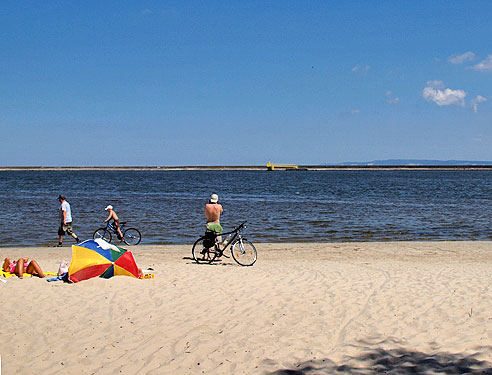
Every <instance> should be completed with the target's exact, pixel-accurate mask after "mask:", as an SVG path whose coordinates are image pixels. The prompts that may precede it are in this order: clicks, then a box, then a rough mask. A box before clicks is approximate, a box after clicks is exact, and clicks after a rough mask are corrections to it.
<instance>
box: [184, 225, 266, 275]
mask: <svg viewBox="0 0 492 375" xmlns="http://www.w3.org/2000/svg"><path fill="white" fill-rule="evenodd" d="M245 224H246V221H245V222H244V223H242V224H240V225H239V226H237V227H236V228H234V229H233V230H232V231H231V232H227V233H222V235H223V236H224V235H228V237H226V239H225V240H224V242H223V243H222V244H221V243H220V242H219V241H218V234H217V233H216V232H214V231H211V230H207V231H206V232H205V235H204V236H202V237H200V238H199V239H198V240H196V241H195V243H194V244H193V249H192V250H191V253H192V254H193V259H195V261H196V262H197V263H208V264H210V263H212V262H213V261H214V260H216V259H217V258H220V257H221V256H222V255H224V256H225V257H226V258H228V256H227V255H225V254H224V251H225V249H227V248H228V247H229V246H231V254H232V257H233V258H234V260H235V261H236V263H237V264H239V265H241V266H252V265H253V264H254V263H255V262H256V258H257V253H256V248H255V246H254V245H253V244H252V243H251V242H250V241H248V240H247V239H246V238H243V237H242V236H241V233H240V231H241V230H243V229H244V228H245ZM221 246H222V249H221Z"/></svg>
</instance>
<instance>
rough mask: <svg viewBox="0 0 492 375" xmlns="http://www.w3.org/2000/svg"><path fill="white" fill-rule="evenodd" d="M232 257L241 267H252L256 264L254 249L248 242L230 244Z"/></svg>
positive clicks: (241, 241) (239, 241) (238, 241)
mask: <svg viewBox="0 0 492 375" xmlns="http://www.w3.org/2000/svg"><path fill="white" fill-rule="evenodd" d="M231 253H232V257H233V258H234V260H235V261H236V263H237V264H240V265H241V266H252V265H253V264H254V263H255V262H256V256H257V255H256V248H255V246H254V245H253V244H252V243H251V242H249V241H248V240H237V241H236V242H234V243H233V244H232V248H231Z"/></svg>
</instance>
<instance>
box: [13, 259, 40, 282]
mask: <svg viewBox="0 0 492 375" xmlns="http://www.w3.org/2000/svg"><path fill="white" fill-rule="evenodd" d="M28 262H29V258H27V257H26V258H20V259H19V260H18V261H17V262H11V261H10V259H9V258H5V260H4V262H3V270H4V271H5V272H10V273H13V274H15V275H16V276H18V277H19V278H20V279H22V277H23V276H24V273H29V274H31V275H36V276H38V277H41V278H43V277H45V275H44V273H43V270H42V269H41V267H40V266H39V264H38V262H36V261H35V260H34V259H33V260H31V262H29V263H28Z"/></svg>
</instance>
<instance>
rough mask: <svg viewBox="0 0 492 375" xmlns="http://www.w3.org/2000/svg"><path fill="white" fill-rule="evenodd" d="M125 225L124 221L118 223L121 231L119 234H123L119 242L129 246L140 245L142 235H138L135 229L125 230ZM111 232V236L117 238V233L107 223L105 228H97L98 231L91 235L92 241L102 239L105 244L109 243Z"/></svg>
mask: <svg viewBox="0 0 492 375" xmlns="http://www.w3.org/2000/svg"><path fill="white" fill-rule="evenodd" d="M125 224H126V221H125V222H123V223H120V231H121V234H123V237H122V238H120V241H123V242H124V243H126V244H127V245H129V246H132V245H138V244H139V243H140V240H141V239H142V235H141V234H140V231H139V230H138V229H135V228H127V229H125ZM111 232H113V234H114V235H115V236H116V237H119V236H118V231H117V230H116V228H115V226H114V225H113V224H111V223H110V222H108V223H107V224H106V227H103V228H99V229H98V230H96V231H95V232H94V234H93V235H92V238H94V239H96V238H102V239H103V240H105V241H106V242H111V238H112V235H111Z"/></svg>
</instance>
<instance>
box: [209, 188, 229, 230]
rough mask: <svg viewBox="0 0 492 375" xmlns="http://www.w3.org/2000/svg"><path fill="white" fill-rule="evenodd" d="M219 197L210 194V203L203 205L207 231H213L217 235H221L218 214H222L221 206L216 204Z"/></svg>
mask: <svg viewBox="0 0 492 375" xmlns="http://www.w3.org/2000/svg"><path fill="white" fill-rule="evenodd" d="M218 201H219V196H218V195H217V194H212V195H211V197H210V201H209V202H208V203H207V204H206V205H205V217H206V218H207V229H208V230H213V231H214V232H215V233H217V234H221V233H222V226H221V225H220V214H222V213H223V212H224V210H223V209H222V205H220V204H219V203H217V202H218Z"/></svg>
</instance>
